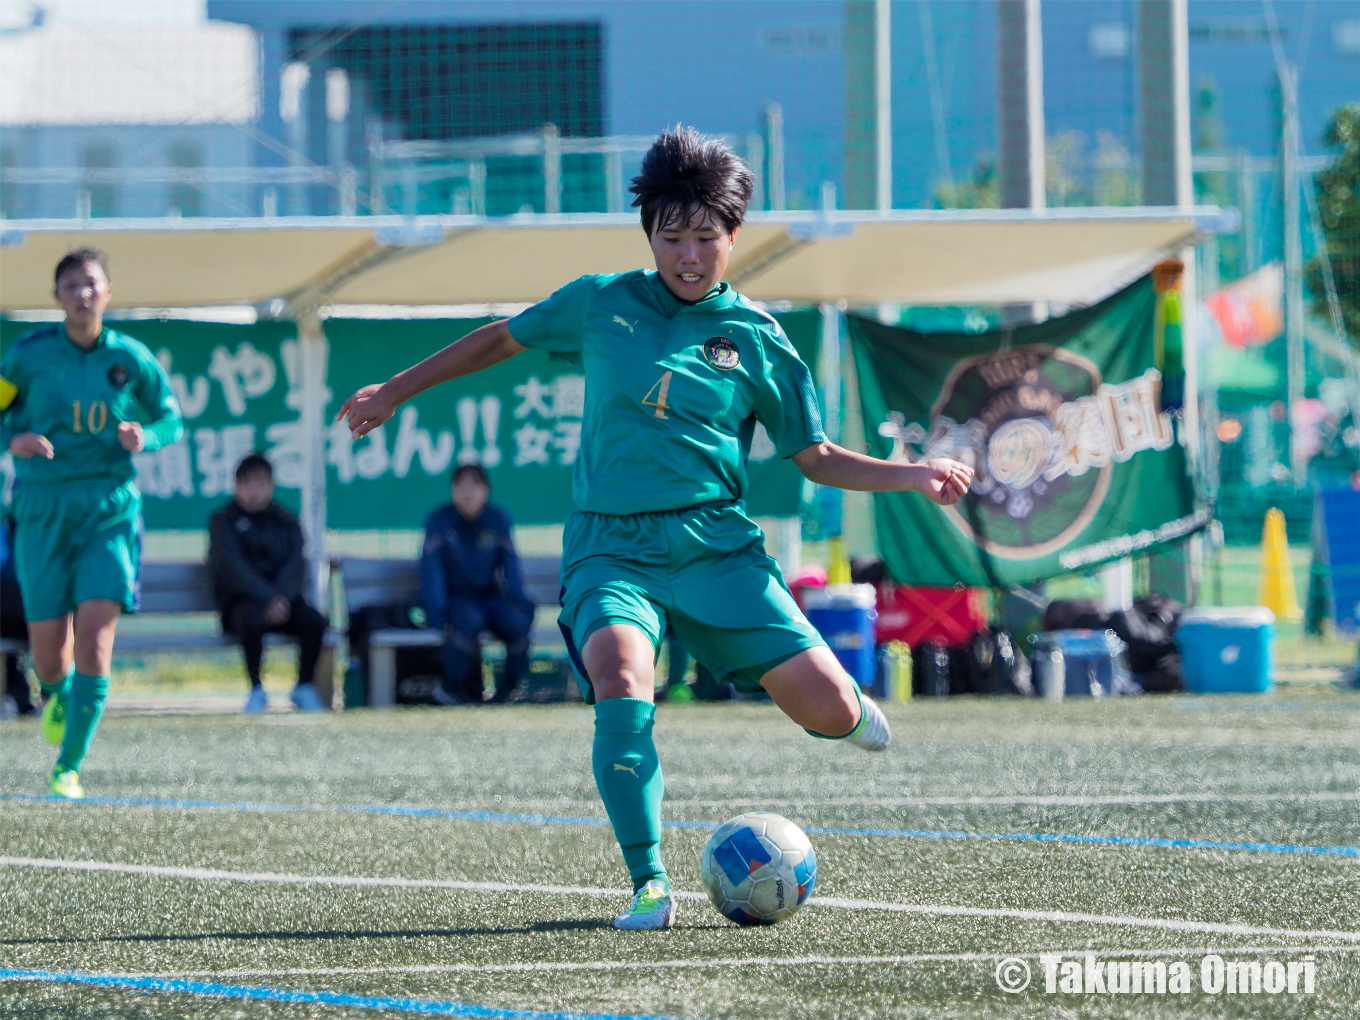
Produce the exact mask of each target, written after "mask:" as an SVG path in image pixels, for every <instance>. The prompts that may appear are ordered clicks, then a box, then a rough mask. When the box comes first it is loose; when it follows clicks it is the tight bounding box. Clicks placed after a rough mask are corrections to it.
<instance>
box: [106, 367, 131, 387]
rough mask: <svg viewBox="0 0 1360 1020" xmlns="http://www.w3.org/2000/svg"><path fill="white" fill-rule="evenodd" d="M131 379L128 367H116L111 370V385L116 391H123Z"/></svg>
mask: <svg viewBox="0 0 1360 1020" xmlns="http://www.w3.org/2000/svg"><path fill="white" fill-rule="evenodd" d="M131 378H132V376H131V375H130V374H128V370H127V366H126V365H114V366H113V367H112V368H111V369H109V385H110V386H112V387H113V388H114V389H116V390H121V389H122V388H123V387H124V386H126V385H127V384H128V380H129V379H131Z"/></svg>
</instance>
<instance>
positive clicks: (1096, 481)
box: [850, 277, 1209, 586]
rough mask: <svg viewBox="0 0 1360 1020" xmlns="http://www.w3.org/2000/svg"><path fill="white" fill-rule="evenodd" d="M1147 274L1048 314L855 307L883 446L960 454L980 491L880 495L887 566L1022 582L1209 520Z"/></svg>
mask: <svg viewBox="0 0 1360 1020" xmlns="http://www.w3.org/2000/svg"><path fill="white" fill-rule="evenodd" d="M1155 307H1156V295H1155V294H1154V293H1153V285H1152V280H1151V278H1150V277H1147V278H1144V279H1141V280H1139V281H1138V282H1137V283H1135V284H1133V285H1132V286H1130V287H1128V288H1127V289H1125V290H1123V291H1120V292H1119V293H1118V294H1115V295H1114V296H1113V297H1110V298H1108V299H1106V300H1105V301H1103V302H1101V303H1100V304H1098V305H1095V306H1094V307H1091V308H1087V309H1082V310H1080V311H1076V312H1073V313H1071V314H1069V315H1065V316H1062V317H1060V318H1055V319H1050V320H1048V321H1047V322H1043V323H1040V324H1038V325H1035V326H1025V327H1021V328H1018V329H1007V330H996V331H992V332H988V333H979V334H972V335H956V334H948V335H942V334H927V333H917V332H913V331H911V330H905V329H898V328H896V327H891V326H884V325H881V324H879V323H877V322H875V321H872V320H870V319H864V318H859V317H857V316H851V317H850V336H851V341H852V344H853V348H854V355H855V366H856V369H857V374H858V377H859V389H860V406H861V407H862V408H863V411H864V432H865V435H866V436H867V437H868V441H869V449H870V452H871V453H872V454H873V455H874V456H877V457H882V458H885V459H891V460H898V461H904V462H912V461H919V460H928V459H930V458H932V457H952V458H954V459H956V460H961V461H964V462H965V463H968V464H970V465H971V466H972V467H973V468H974V470H975V471H976V476H975V478H974V482H973V489H972V492H971V493H970V494H969V495H968V496H967V497H966V498H965V499H964V500H963V501H961V502H960V503H958V504H957V505H956V506H953V507H948V508H942V507H938V506H936V505H934V504H933V503H931V502H929V501H928V500H927V499H926V498H925V497H924V496H921V495H920V494H918V493H881V494H878V495H876V496H875V497H874V511H875V519H876V522H877V525H878V539H879V546H880V548H881V550H882V552H883V558H884V561H885V562H886V564H887V567H888V572H889V574H890V575H891V576H893V577H894V578H896V579H897V580H899V581H901V582H904V583H908V584H954V583H958V582H962V583H964V584H968V585H994V586H995V585H1013V584H1027V583H1030V582H1032V581H1037V580H1041V579H1043V578H1047V577H1053V576H1054V575H1057V574H1062V573H1066V572H1068V571H1074V570H1081V569H1086V568H1089V567H1092V566H1095V565H1097V564H1100V563H1103V562H1107V561H1109V560H1114V559H1118V558H1120V557H1123V556H1127V555H1130V554H1132V553H1138V552H1142V551H1145V550H1148V549H1152V548H1154V547H1156V546H1159V545H1163V544H1166V543H1168V542H1172V541H1175V540H1177V539H1179V538H1183V537H1184V536H1186V535H1188V534H1190V533H1191V532H1193V531H1196V530H1198V529H1199V528H1202V527H1204V525H1205V524H1207V523H1208V521H1209V515H1208V513H1207V512H1206V511H1203V510H1199V511H1197V510H1196V508H1195V505H1194V489H1193V485H1192V483H1191V480H1190V478H1189V475H1188V472H1187V462H1186V457H1185V453H1184V450H1183V449H1182V447H1181V445H1180V443H1179V442H1178V441H1177V437H1176V429H1175V427H1174V424H1173V422H1172V420H1171V419H1170V418H1169V417H1168V416H1167V415H1166V414H1164V413H1162V411H1161V407H1160V383H1161V376H1160V374H1159V373H1158V371H1157V370H1156V368H1154V367H1153V354H1154V352H1153V325H1154V322H1153V318H1154V310H1155Z"/></svg>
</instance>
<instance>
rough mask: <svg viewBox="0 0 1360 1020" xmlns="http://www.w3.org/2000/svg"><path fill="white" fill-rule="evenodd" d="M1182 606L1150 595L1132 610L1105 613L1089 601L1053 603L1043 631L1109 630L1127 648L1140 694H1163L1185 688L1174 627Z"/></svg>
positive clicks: (1170, 600) (1183, 610)
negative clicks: (1140, 687)
mask: <svg viewBox="0 0 1360 1020" xmlns="http://www.w3.org/2000/svg"><path fill="white" fill-rule="evenodd" d="M1184 612H1185V606H1183V605H1181V603H1179V602H1177V601H1176V600H1175V599H1170V598H1167V597H1166V596H1165V595H1149V596H1148V597H1146V598H1141V599H1138V600H1136V601H1135V602H1134V604H1133V608H1132V609H1121V610H1119V611H1118V612H1114V613H1106V612H1104V611H1102V610H1101V608H1100V606H1099V605H1098V604H1097V603H1096V602H1094V601H1091V600H1089V599H1068V600H1062V601H1058V602H1054V603H1052V604H1051V605H1049V607H1048V611H1047V612H1046V613H1045V614H1044V629H1045V630H1112V631H1114V632H1115V634H1117V635H1118V636H1119V639H1120V640H1121V641H1123V642H1124V644H1125V645H1127V646H1128V648H1127V651H1126V653H1125V655H1126V657H1127V661H1128V666H1129V670H1130V671H1131V672H1132V673H1133V674H1134V676H1135V677H1136V678H1137V680H1138V682H1139V684H1140V685H1141V686H1142V688H1143V690H1145V691H1148V692H1150V693H1151V692H1156V693H1165V692H1168V691H1179V690H1183V689H1184V688H1185V675H1184V672H1183V670H1182V668H1181V656H1180V649H1179V648H1177V646H1176V625H1177V624H1178V623H1179V621H1180V618H1181V614H1182V613H1184Z"/></svg>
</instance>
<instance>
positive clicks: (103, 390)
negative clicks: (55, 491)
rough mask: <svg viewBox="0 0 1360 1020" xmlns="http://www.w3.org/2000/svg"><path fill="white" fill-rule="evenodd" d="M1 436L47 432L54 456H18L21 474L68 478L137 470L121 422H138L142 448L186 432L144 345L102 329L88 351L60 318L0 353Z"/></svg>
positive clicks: (33, 478)
mask: <svg viewBox="0 0 1360 1020" xmlns="http://www.w3.org/2000/svg"><path fill="white" fill-rule="evenodd" d="M0 410H3V412H4V429H3V435H4V442H5V446H6V448H8V446H9V441H10V439H11V438H13V437H14V436H15V435H16V434H18V433H20V432H36V433H38V434H39V435H43V436H46V437H47V438H48V440H49V441H50V442H51V444H52V448H53V451H54V455H53V457H52V459H51V460H48V459H47V458H46V457H16V458H15V459H14V467H15V475H16V477H17V478H18V479H19V480H20V481H30V482H69V481H86V480H91V479H101V478H107V479H109V480H111V481H117V482H124V481H128V480H129V479H131V478H132V477H133V475H134V473H135V472H134V469H133V466H132V454H131V453H129V452H128V451H127V450H125V449H123V447H122V446H121V445H120V444H119V442H118V424H119V422H124V421H140V422H141V423H142V426H143V430H142V434H143V438H144V441H145V443H146V446H145V449H147V450H158V449H160V448H161V447H162V446H164V445H166V444H167V443H173V442H174V441H175V440H177V439H178V438H179V437H180V435H181V434H182V433H183V431H184V425H183V422H182V421H181V420H180V412H179V403H178V402H177V401H176V400H175V396H174V392H173V391H172V390H171V388H170V380H169V379H168V378H166V375H165V369H163V368H161V365H160V362H158V361H157V360H156V359H155V357H154V356H152V354H151V352H150V351H149V350H147V348H146V346H145V345H144V344H142V343H141V342H140V341H138V340H134V339H132V337H130V336H124V335H123V334H121V333H118V332H115V331H114V330H111V329H108V328H105V329H104V331H103V332H102V333H101V334H100V335H99V339H98V341H96V342H95V344H94V346H93V347H91V348H90V349H89V350H86V349H84V348H83V347H80V346H79V345H77V344H76V343H74V342H73V341H72V340H71V339H70V338H69V337H68V336H67V335H66V329H65V327H64V326H62V325H56V326H52V327H49V328H47V329H41V330H38V331H36V332H33V333H29V334H27V335H26V336H24V337H22V338H20V339H19V341H18V342H17V343H16V344H15V345H14V346H13V347H12V348H10V349H9V350H8V351H7V352H6V353H5V356H4V359H3V360H0Z"/></svg>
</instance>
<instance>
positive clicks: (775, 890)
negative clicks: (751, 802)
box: [703, 811, 817, 924]
mask: <svg viewBox="0 0 1360 1020" xmlns="http://www.w3.org/2000/svg"><path fill="white" fill-rule="evenodd" d="M816 881H817V855H816V854H815V853H813V852H812V844H811V843H809V842H808V838H807V836H806V835H805V834H804V833H803V830H802V829H800V828H798V826H796V825H794V824H793V823H792V822H791V821H789V820H788V819H787V818H781V817H780V816H779V815H773V814H770V813H769V812H768V811H752V812H750V813H748V814H744V815H737V817H736V818H733V819H732V820H731V821H727V822H723V824H722V825H720V826H718V831H717V832H715V833H713V838H712V839H710V840H709V841H708V846H706V847H704V868H703V882H704V888H705V889H706V890H708V898H709V899H710V900H712V901H713V905H714V906H715V907H717V908H718V912H719V913H720V914H722V915H723V916H724V917H726V918H727V919H728V920H731V921H736V922H737V924H776V923H778V922H779V921H782V920H784V918H786V917H789V916H790V915H792V914H793V912H794V911H796V910H797V909H798V908H799V906H801V905H802V903H803V901H804V900H806V899H807V898H808V897H809V896H811V895H812V885H813V883H814V882H816Z"/></svg>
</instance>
